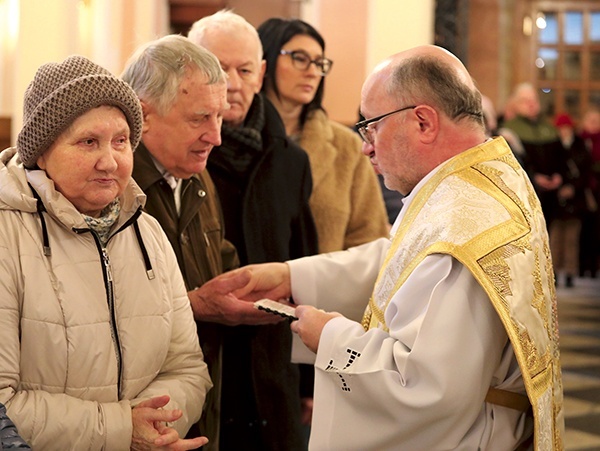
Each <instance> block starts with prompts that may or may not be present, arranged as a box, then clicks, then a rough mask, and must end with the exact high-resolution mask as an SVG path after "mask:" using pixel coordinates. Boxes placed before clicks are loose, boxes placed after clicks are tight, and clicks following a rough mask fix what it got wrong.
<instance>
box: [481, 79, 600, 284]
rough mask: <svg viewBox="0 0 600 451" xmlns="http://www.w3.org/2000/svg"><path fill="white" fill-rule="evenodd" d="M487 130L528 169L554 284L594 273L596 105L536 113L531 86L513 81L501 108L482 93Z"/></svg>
mask: <svg viewBox="0 0 600 451" xmlns="http://www.w3.org/2000/svg"><path fill="white" fill-rule="evenodd" d="M483 103H484V112H485V116H486V122H487V128H488V134H489V135H490V136H497V135H499V136H503V137H504V138H505V139H506V141H507V142H508V144H509V145H510V147H511V149H512V150H513V152H514V153H515V155H516V156H517V158H518V159H519V161H520V162H521V164H522V165H523V167H524V169H525V171H526V172H527V173H528V175H529V177H530V179H531V181H532V182H533V186H534V188H535V190H536V194H537V195H538V197H539V199H540V203H541V208H542V210H543V212H544V216H545V218H546V225H547V228H548V232H549V234H550V251H551V254H552V260H553V264H554V271H555V274H556V284H557V285H559V284H564V286H565V287H572V286H574V283H575V282H574V279H575V278H576V277H591V278H596V277H597V275H598V258H599V254H600V251H599V248H600V234H599V233H598V226H599V225H600V222H599V214H598V201H599V199H600V108H598V107H592V108H590V109H588V110H587V111H585V112H584V113H583V114H582V115H581V117H573V116H571V115H569V114H567V113H558V114H556V115H555V116H554V117H551V118H548V117H546V116H545V115H544V114H543V113H542V109H541V105H540V99H539V93H538V91H537V90H536V88H535V87H534V86H533V85H531V84H529V83H523V84H520V85H518V86H517V87H516V88H515V89H514V91H513V93H512V95H511V96H510V98H509V100H508V102H507V103H506V105H505V108H504V111H503V112H502V114H497V113H496V111H495V110H494V107H493V104H492V102H491V101H490V99H489V98H485V97H484V101H483Z"/></svg>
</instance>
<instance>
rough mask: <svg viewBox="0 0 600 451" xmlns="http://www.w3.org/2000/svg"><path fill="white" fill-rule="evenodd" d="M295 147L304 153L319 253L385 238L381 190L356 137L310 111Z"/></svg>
mask: <svg viewBox="0 0 600 451" xmlns="http://www.w3.org/2000/svg"><path fill="white" fill-rule="evenodd" d="M299 144H300V146H301V147H302V148H303V149H304V150H305V151H306V153H307V154H308V158H309V159H310V169H311V171H312V179H313V190H312V195H311V197H310V201H309V203H310V208H311V210H312V214H313V218H314V221H315V225H316V226H317V233H318V235H319V252H320V253H323V252H331V251H338V250H342V249H347V248H349V247H352V246H357V245H359V244H363V243H366V242H368V241H372V240H374V239H376V238H380V237H387V236H388V230H389V224H388V218H387V213H386V210H385V204H384V202H383V195H382V193H381V188H380V187H379V183H378V181H377V176H376V174H375V171H374V170H373V167H372V166H371V163H370V162H369V159H368V158H367V157H366V156H364V155H363V154H362V152H361V148H362V144H361V140H360V138H359V136H358V135H357V134H356V133H355V132H354V131H353V130H351V129H350V128H348V127H346V126H344V125H342V124H339V123H337V122H335V121H332V120H330V119H329V118H328V117H327V115H326V114H325V112H324V111H322V110H315V111H313V112H312V113H311V114H310V116H309V117H308V119H307V121H306V123H305V124H304V127H303V129H302V135H301V137H300V141H299Z"/></svg>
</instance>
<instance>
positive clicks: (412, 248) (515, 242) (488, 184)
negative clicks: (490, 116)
mask: <svg viewBox="0 0 600 451" xmlns="http://www.w3.org/2000/svg"><path fill="white" fill-rule="evenodd" d="M403 214H404V216H403V219H402V222H401V224H400V225H399V227H398V229H397V232H396V234H395V235H394V237H393V240H392V244H391V246H390V249H389V251H388V253H387V257H386V260H385V263H384V265H383V266H382V269H381V271H380V273H379V276H378V278H377V282H376V284H375V288H374V291H373V295H372V297H371V300H370V302H369V306H368V308H367V310H366V312H365V316H364V319H363V326H364V327H365V329H367V330H368V329H370V328H375V327H379V328H382V329H384V330H387V325H386V322H385V310H386V308H387V305H388V304H389V302H390V300H391V298H392V296H393V295H394V293H395V292H396V291H398V289H399V287H400V286H402V284H403V283H404V282H405V281H406V279H407V278H408V276H409V275H410V274H411V272H412V271H413V270H414V268H415V267H416V266H417V265H419V263H420V262H421V261H422V260H423V259H424V258H425V257H426V256H428V255H430V254H436V253H442V254H448V255H451V256H452V257H453V258H455V259H457V260H458V261H460V262H461V263H462V264H463V265H464V266H465V267H467V268H468V269H469V270H470V272H471V273H472V275H473V276H474V277H475V279H476V280H477V281H478V282H479V283H480V284H481V286H482V287H483V288H484V290H485V291H486V293H487V295H488V296H489V299H490V301H491V302H492V304H493V305H494V308H495V310H496V311H497V313H498V315H499V317H500V319H501V320H502V323H503V324H504V328H505V329H506V332H507V334H508V337H509V339H510V341H511V344H512V346H513V349H514V352H515V355H516V358H517V361H518V363H519V367H520V369H521V372H522V374H523V380H524V384H525V389H526V391H527V396H528V398H529V400H530V402H531V405H532V408H533V416H534V445H535V449H536V450H557V449H563V444H562V435H563V431H564V419H563V410H562V404H563V402H562V381H561V373H560V363H559V350H558V324H557V311H556V294H555V289H554V272H553V269H552V261H551V258H550V250H549V245H548V234H547V231H546V226H545V220H544V217H543V215H542V211H541V207H540V203H539V200H538V198H537V196H536V194H535V192H534V189H533V186H532V185H531V182H530V181H529V179H528V177H527V175H526V174H525V172H524V171H523V169H522V168H521V166H520V165H519V163H518V161H517V160H516V159H515V158H514V156H513V154H512V151H511V150H510V148H509V147H508V145H507V144H506V141H505V140H504V139H503V138H496V139H494V140H492V141H488V142H486V143H484V144H482V145H480V146H477V147H474V148H472V149H469V150H468V151H466V152H463V153H461V154H460V155H457V156H456V157H454V158H452V159H450V160H448V161H447V162H446V163H444V164H443V166H442V167H441V168H439V170H438V171H437V172H436V173H435V174H433V175H432V177H431V178H430V179H429V180H427V182H426V183H425V184H424V185H423V186H422V187H421V188H420V189H419V191H418V192H417V193H416V195H415V197H414V199H413V200H412V201H411V203H410V204H409V205H408V206H407V210H406V211H405V212H404V213H403Z"/></svg>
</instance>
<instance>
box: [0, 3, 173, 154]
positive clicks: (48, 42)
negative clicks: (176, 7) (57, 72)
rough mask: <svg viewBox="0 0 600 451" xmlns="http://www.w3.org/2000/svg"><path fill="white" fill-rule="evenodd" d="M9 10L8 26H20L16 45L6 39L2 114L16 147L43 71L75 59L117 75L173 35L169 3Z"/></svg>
mask: <svg viewBox="0 0 600 451" xmlns="http://www.w3.org/2000/svg"><path fill="white" fill-rule="evenodd" d="M9 4H10V5H13V6H14V8H13V9H11V12H12V17H11V18H10V19H9V18H5V19H4V20H10V21H14V23H15V24H16V26H15V38H14V40H13V41H9V40H8V38H6V33H4V37H3V38H2V39H4V41H2V42H5V43H6V45H4V46H3V47H0V52H2V53H1V54H0V57H1V58H0V60H1V61H3V63H2V65H0V77H2V81H3V83H2V86H3V87H4V86H5V83H6V85H8V86H10V92H8V93H6V92H5V89H3V90H2V96H0V114H2V115H8V116H12V118H13V121H12V141H13V143H14V141H15V139H16V136H17V134H18V132H19V130H20V129H21V125H22V115H23V113H22V111H23V93H24V92H25V89H26V88H27V85H28V84H29V82H30V81H31V80H32V79H33V77H34V75H35V72H36V70H37V68H38V67H39V66H40V65H42V64H44V63H47V62H51V61H62V60H63V59H65V58H66V57H67V56H69V55H71V54H74V53H76V54H80V55H83V56H86V57H88V58H90V59H92V60H93V61H95V62H96V63H98V64H100V65H102V66H104V67H106V68H107V69H108V70H110V71H111V72H113V73H115V74H118V73H120V72H121V70H122V69H123V65H124V63H125V61H126V59H127V57H128V56H129V55H130V54H131V52H132V51H133V50H134V49H135V48H136V47H137V46H138V45H140V44H142V43H144V42H147V41H149V40H151V39H154V38H157V37H160V36H162V35H164V34H166V33H167V32H168V2H167V0H126V1H125V0H51V1H42V0H0V7H3V6H6V5H9ZM0 12H2V11H1V10H0ZM0 17H3V18H4V16H0ZM2 20H3V19H0V25H2V24H1V21H2ZM2 33H3V29H2V28H0V34H2ZM7 62H8V63H7Z"/></svg>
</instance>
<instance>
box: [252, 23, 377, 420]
mask: <svg viewBox="0 0 600 451" xmlns="http://www.w3.org/2000/svg"><path fill="white" fill-rule="evenodd" d="M258 34H259V36H260V39H261V41H262V46H263V51H264V59H265V60H266V62H267V68H266V74H265V80H264V83H263V86H262V91H263V92H264V93H265V94H266V96H267V98H268V99H269V100H270V101H271V102H272V103H273V105H275V108H277V111H278V112H279V115H280V116H281V118H282V120H283V124H284V126H285V130H286V133H287V135H288V136H289V137H290V138H291V139H293V140H294V141H296V142H297V143H299V144H300V147H302V148H303V149H304V150H305V151H306V153H307V154H308V157H309V160H310V167H311V173H312V180H313V190H312V194H311V196H310V201H309V203H310V208H311V211H312V214H313V218H314V221H315V225H316V227H317V235H318V239H319V252H322V253H324V252H332V251H338V250H342V249H347V248H349V247H352V246H356V245H359V244H362V243H366V242H368V241H371V240H374V239H376V238H379V237H384V236H388V232H389V222H388V217H387V211H386V208H385V204H384V202H383V196H382V192H381V189H380V187H379V183H378V181H377V177H376V174H375V173H374V172H373V168H372V167H371V166H370V165H369V162H368V161H367V160H366V159H365V158H364V156H363V155H362V154H361V152H360V150H361V143H360V138H359V137H358V136H357V135H356V133H355V132H354V131H353V130H351V129H350V128H349V127H346V126H344V125H342V124H339V123H337V122H335V121H332V120H331V119H329V118H328V117H327V114H326V113H325V110H324V109H323V105H322V101H323V94H324V90H325V77H326V76H327V74H328V73H329V71H330V70H331V67H332V64H333V62H332V61H331V60H330V59H328V58H326V57H325V41H324V39H323V37H322V36H321V35H320V33H319V32H318V31H317V30H316V29H315V28H314V27H312V26H311V25H310V24H308V23H306V22H303V21H301V20H298V19H281V18H271V19H268V20H267V21H265V22H264V23H262V24H261V25H260V26H259V27H258ZM301 371H302V396H303V404H304V407H303V422H304V423H305V424H307V425H308V424H310V419H311V415H312V414H311V411H312V400H311V397H312V389H313V370H312V368H310V367H309V368H307V367H302V366H301Z"/></svg>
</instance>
